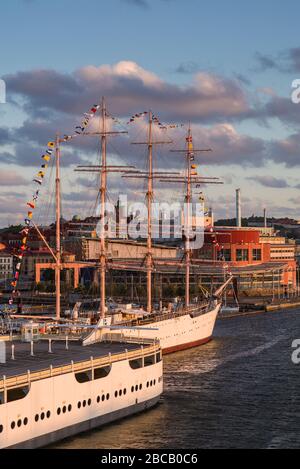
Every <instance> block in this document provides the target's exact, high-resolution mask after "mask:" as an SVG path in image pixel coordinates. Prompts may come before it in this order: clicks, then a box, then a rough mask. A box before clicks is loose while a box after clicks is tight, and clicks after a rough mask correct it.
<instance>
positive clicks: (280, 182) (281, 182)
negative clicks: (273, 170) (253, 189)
mask: <svg viewBox="0 0 300 469" xmlns="http://www.w3.org/2000/svg"><path fill="white" fill-rule="evenodd" d="M246 179H248V180H249V181H254V182H257V183H258V184H260V185H261V186H264V187H271V188H276V189H284V188H287V187H290V186H289V184H288V183H287V182H286V180H285V179H278V178H276V177H274V176H255V177H254V176H251V177H247V178H246Z"/></svg>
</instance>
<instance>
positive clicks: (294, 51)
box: [255, 47, 300, 73]
mask: <svg viewBox="0 0 300 469" xmlns="http://www.w3.org/2000/svg"><path fill="white" fill-rule="evenodd" d="M255 59H256V62H257V64H258V67H257V68H256V69H255V70H256V71H260V72H265V71H268V70H277V71H279V72H282V73H291V72H299V71H300V47H292V48H290V49H286V50H284V51H281V52H279V53H278V54H277V55H276V56H272V55H268V54H261V53H259V52H257V53H256V54H255Z"/></svg>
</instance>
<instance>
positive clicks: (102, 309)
mask: <svg viewBox="0 0 300 469" xmlns="http://www.w3.org/2000/svg"><path fill="white" fill-rule="evenodd" d="M101 117H102V129H101V130H102V135H101V154H102V160H101V171H100V175H101V176H100V185H101V186H100V199H101V213H100V226H101V228H100V230H101V232H100V317H101V318H102V319H104V318H105V298H106V296H105V295H106V292H105V281H106V272H105V270H106V250H105V224H104V217H105V203H106V192H107V178H106V147H107V142H106V104H105V100H104V97H103V98H102V113H101Z"/></svg>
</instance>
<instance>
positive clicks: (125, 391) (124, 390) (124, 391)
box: [123, 388, 127, 396]
mask: <svg viewBox="0 0 300 469" xmlns="http://www.w3.org/2000/svg"><path fill="white" fill-rule="evenodd" d="M126 393H127V389H125V388H124V389H123V394H124V396H126Z"/></svg>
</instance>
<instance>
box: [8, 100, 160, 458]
mask: <svg viewBox="0 0 300 469" xmlns="http://www.w3.org/2000/svg"><path fill="white" fill-rule="evenodd" d="M98 108H100V105H99V106H94V107H93V108H92V109H91V113H88V114H86V116H85V120H84V122H83V124H82V126H81V131H80V132H79V134H75V135H74V137H76V136H77V135H81V133H83V130H84V126H85V125H87V122H88V120H89V119H90V118H92V117H93V115H94V114H95V113H96V111H97V110H98ZM103 109H104V107H103V106H102V110H103ZM100 133H101V134H102V137H103V136H104V135H106V133H105V130H104V129H102V130H101V131H100ZM71 137H72V136H64V137H62V138H61V137H60V136H59V135H57V137H56V140H55V142H49V143H48V145H47V151H46V152H45V154H44V155H43V156H42V159H43V162H42V166H41V169H40V171H39V172H38V175H37V177H35V179H34V182H35V184H37V185H38V186H39V187H40V186H41V185H42V183H43V178H44V176H45V171H46V169H47V166H48V163H49V162H50V160H51V158H52V154H53V152H54V154H55V168H56V178H55V181H56V183H55V200H56V204H55V207H56V245H55V248H52V247H51V246H50V245H49V244H48V242H47V240H46V239H45V238H44V236H43V234H42V233H41V231H40V229H39V227H38V226H37V225H36V224H35V223H34V220H33V211H34V209H35V207H36V203H37V199H38V196H39V191H40V189H38V190H35V191H34V195H33V198H32V200H30V201H29V202H28V203H27V206H28V207H29V208H27V210H28V214H27V218H26V219H25V227H24V229H23V230H22V236H23V238H22V244H21V246H20V247H19V248H18V252H17V253H16V256H17V261H18V263H17V265H16V269H15V277H14V280H13V282H12V287H13V290H12V294H11V299H10V303H11V304H13V303H14V302H16V299H18V281H19V273H20V271H21V264H22V260H23V257H24V252H25V251H26V246H27V240H28V236H29V233H30V230H31V229H34V230H36V231H37V232H38V233H39V235H40V237H41V239H42V240H43V241H44V243H45V245H46V247H47V248H48V249H49V252H50V253H51V254H52V256H53V259H54V269H55V311H56V314H55V317H51V316H49V315H46V314H44V315H43V313H42V312H41V313H40V316H39V317H38V318H35V320H34V321H33V320H32V316H30V315H22V314H20V315H19V316H18V317H17V318H15V324H14V325H13V326H12V322H11V320H12V318H13V316H11V317H9V318H6V319H5V320H2V323H4V322H5V321H7V330H8V331H9V333H8V335H4V334H2V335H0V448H1V449H3V448H22V449H23V448H30V449H34V448H38V447H44V446H47V445H49V444H52V443H55V442H56V441H59V440H61V439H64V438H67V437H70V436H73V435H75V434H77V433H81V432H84V431H88V430H91V429H93V428H97V427H99V426H102V425H104V424H107V423H110V422H113V421H116V420H118V419H121V418H123V417H126V416H129V415H133V414H136V413H137V412H141V411H144V410H146V409H150V408H151V407H153V406H154V405H155V404H157V402H158V401H159V399H160V396H161V394H162V390H163V370H162V351H161V347H160V344H159V341H158V340H153V339H152V338H151V337H150V338H149V337H147V338H143V337H142V338H137V337H135V336H134V330H135V328H134V327H131V328H130V331H127V334H126V337H125V336H124V333H123V331H120V330H119V328H115V327H113V326H111V325H110V324H106V322H105V321H102V322H101V323H100V324H96V325H88V324H86V323H85V322H84V321H82V320H80V319H79V320H78V321H76V320H72V319H64V318H63V315H62V314H61V313H62V308H61V278H60V277H61V269H62V264H61V231H60V222H61V208H60V207H61V188H60V186H61V177H60V158H61V143H63V142H66V141H68V140H69V139H71ZM102 142H103V140H102ZM103 154H104V155H105V151H104V153H103ZM102 265H103V264H101V266H102ZM104 294H105V293H104ZM102 304H105V297H104V296H103V297H102ZM30 319H31V320H30ZM96 330H97V339H96V340H94V337H93V332H95V331H96ZM147 330H148V332H150V330H151V328H150V327H148V328H147ZM131 332H132V334H133V335H132V334H131ZM144 332H145V333H146V331H145V330H144V329H143V333H144ZM146 335H147V333H146Z"/></svg>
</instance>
